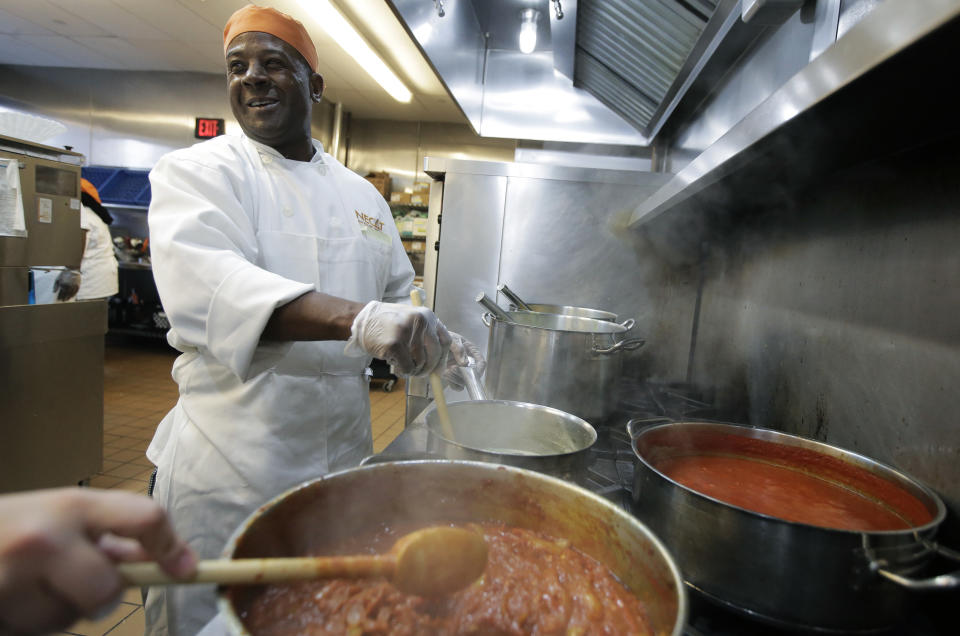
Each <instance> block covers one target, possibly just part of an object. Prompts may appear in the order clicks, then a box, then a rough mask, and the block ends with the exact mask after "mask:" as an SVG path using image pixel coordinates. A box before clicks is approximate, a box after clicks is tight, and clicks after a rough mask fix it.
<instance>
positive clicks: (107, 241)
mask: <svg viewBox="0 0 960 636" xmlns="http://www.w3.org/2000/svg"><path fill="white" fill-rule="evenodd" d="M80 203H81V206H80V229H81V230H82V231H83V255H82V257H81V260H80V271H79V273H78V272H77V270H71V269H66V270H64V271H63V272H62V273H61V274H60V275H59V276H58V277H57V280H56V281H55V282H54V292H55V293H56V294H57V300H60V301H66V300H70V299H71V298H73V297H74V296H76V298H77V300H95V299H98V298H109V297H110V296H113V295H114V294H116V293H117V290H118V289H119V287H118V283H117V257H116V255H115V254H114V251H113V237H111V236H110V227H109V226H110V224H111V223H113V217H112V216H110V212H109V211H107V208H105V207H104V206H103V202H101V200H100V193H99V192H98V191H97V188H96V187H94V185H93V184H92V183H90V182H89V181H88V180H86V179H80Z"/></svg>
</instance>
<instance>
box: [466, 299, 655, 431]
mask: <svg viewBox="0 0 960 636" xmlns="http://www.w3.org/2000/svg"><path fill="white" fill-rule="evenodd" d="M507 315H508V316H509V320H502V319H500V318H497V317H496V316H494V315H493V314H484V315H483V323H484V324H485V325H486V326H487V327H489V329H490V335H489V337H488V340H487V372H486V380H485V384H486V387H487V392H488V393H489V394H490V395H491V396H493V397H494V398H496V399H500V400H518V401H521V402H532V403H534V404H543V405H544V406H551V407H553V408H555V409H559V410H561V411H566V412H567V413H573V414H574V415H577V416H579V417H581V418H583V419H585V420H587V421H588V422H596V421H598V420H601V419H603V418H604V417H606V416H607V415H609V414H610V413H612V412H613V410H614V408H615V407H616V405H617V400H618V398H619V395H618V392H619V386H620V375H621V371H622V367H623V352H624V351H631V350H633V349H636V348H638V347H640V346H642V345H643V343H644V341H643V340H642V339H640V338H631V339H627V338H625V334H626V333H627V331H629V329H630V327H632V326H633V322H632V321H629V323H628V324H626V323H625V324H617V323H613V322H607V321H603V320H592V319H589V318H577V317H574V316H563V315H557V314H541V313H535V312H524V311H511V312H507Z"/></svg>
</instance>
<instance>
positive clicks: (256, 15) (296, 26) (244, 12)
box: [223, 4, 317, 72]
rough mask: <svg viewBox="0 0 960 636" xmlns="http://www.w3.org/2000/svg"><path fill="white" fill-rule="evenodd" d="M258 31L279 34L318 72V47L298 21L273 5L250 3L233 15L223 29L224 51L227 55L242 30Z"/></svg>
mask: <svg viewBox="0 0 960 636" xmlns="http://www.w3.org/2000/svg"><path fill="white" fill-rule="evenodd" d="M249 31H259V32H261V33H269V34H270V35H272V36H274V37H278V38H280V39H281V40H283V41H284V42H286V43H287V44H289V45H290V46H292V47H293V48H295V49H297V51H298V52H299V53H300V55H302V56H303V59H305V60H306V61H307V64H309V65H310V68H311V69H313V71H314V72H316V71H317V47H315V46H314V45H313V40H311V39H310V36H309V35H307V30H306V29H305V28H303V25H302V24H300V22H298V21H297V20H294V19H293V18H291V17H290V16H288V15H287V14H286V13H280V12H279V11H277V10H276V9H272V8H270V7H258V6H256V5H252V4H248V5H247V6H245V7H243V8H242V9H237V11H236V12H235V13H234V14H233V15H232V16H230V19H229V20H227V26H225V27H224V28H223V53H224V55H226V53H227V46H228V45H229V44H230V42H231V41H232V40H233V38H235V37H237V36H238V35H240V34H241V33H247V32H249Z"/></svg>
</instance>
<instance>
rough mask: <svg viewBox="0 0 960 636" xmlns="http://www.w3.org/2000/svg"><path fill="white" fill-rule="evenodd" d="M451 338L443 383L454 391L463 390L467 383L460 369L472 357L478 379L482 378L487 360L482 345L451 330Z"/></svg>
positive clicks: (468, 362)
mask: <svg viewBox="0 0 960 636" xmlns="http://www.w3.org/2000/svg"><path fill="white" fill-rule="evenodd" d="M450 339H451V343H450V355H448V356H447V364H446V369H445V370H444V372H443V383H444V384H445V385H447V386H449V387H450V388H451V389H453V390H454V391H462V390H463V387H464V385H465V384H466V383H465V382H464V379H463V374H462V373H461V372H460V369H461V368H462V367H465V366H467V365H468V364H470V362H471V359H472V363H473V371H474V373H476V374H477V379H480V378H482V377H483V371H484V370H485V369H486V368H487V361H486V359H485V358H484V357H483V354H482V353H480V347H478V346H477V345H475V344H473V343H472V342H470V341H469V340H467V339H466V338H464V337H463V336H461V335H460V334H458V333H456V332H453V331H451V332H450Z"/></svg>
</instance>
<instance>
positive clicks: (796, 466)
mask: <svg viewBox="0 0 960 636" xmlns="http://www.w3.org/2000/svg"><path fill="white" fill-rule="evenodd" d="M632 424H633V423H632V422H631V423H630V424H628V426H627V432H628V433H629V434H630V436H631V439H632V440H633V450H634V455H635V470H634V484H633V508H634V512H635V514H636V515H637V516H638V517H639V518H640V519H641V520H642V521H644V522H645V523H646V524H648V525H649V526H650V528H651V529H652V530H653V531H654V532H655V533H656V534H657V536H659V537H660V538H661V539H663V541H664V543H665V544H666V545H667V547H668V548H669V549H670V550H671V551H672V552H673V554H674V555H675V557H676V559H677V563H678V564H679V565H680V569H681V571H682V572H683V576H684V580H685V581H686V583H687V584H688V585H689V586H690V587H692V588H693V589H695V590H697V591H698V592H699V593H702V594H704V595H705V596H707V597H710V598H712V599H713V600H714V601H717V602H719V603H721V604H723V605H725V606H727V607H730V608H732V609H735V610H738V611H740V612H742V613H745V614H747V615H750V616H753V617H755V618H759V619H762V620H766V621H767V622H770V623H774V624H778V625H785V626H789V627H791V628H797V627H799V628H803V629H809V630H815V631H822V632H842V633H847V632H875V631H882V630H885V629H889V627H890V626H891V625H892V624H894V623H895V622H896V621H897V619H898V618H899V617H901V616H903V615H904V613H905V611H906V610H905V607H906V605H907V603H908V602H909V601H910V600H911V599H910V598H909V590H910V589H911V588H913V589H949V588H956V587H957V585H958V584H960V573H954V574H946V575H941V576H938V577H933V578H930V579H914V578H911V577H912V576H915V575H916V574H917V573H918V572H919V571H921V568H922V566H924V565H925V564H926V563H928V562H930V561H931V560H932V558H933V557H934V556H935V555H936V554H937V553H938V552H939V553H940V554H942V555H944V556H947V557H948V558H950V557H951V555H953V558H956V556H957V553H956V552H953V551H951V550H947V549H945V548H942V547H940V546H937V545H936V544H934V543H933V537H934V534H935V533H936V531H937V528H938V527H939V526H940V524H941V523H942V522H943V520H944V517H945V515H946V508H945V507H944V504H943V502H942V501H941V500H940V498H939V497H937V495H936V494H935V493H934V492H933V491H931V490H930V489H928V488H926V487H925V486H923V485H922V484H920V483H918V482H916V481H914V480H913V479H911V478H909V477H907V476H906V475H904V474H902V473H900V472H898V471H896V470H895V469H893V468H890V467H888V466H884V465H883V464H880V463H878V462H875V461H873V460H871V459H869V458H867V457H863V456H861V455H857V454H855V453H852V452H850V451H846V450H843V449H840V448H837V447H835V446H830V445H828V444H823V443H821V442H817V441H814V440H809V439H806V438H802V437H798V436H795V435H789V434H787V433H781V432H778V431H773V430H768V429H760V428H750V427H746V426H735V425H731V424H721V423H715V422H673V423H670V424H662V425H658V426H653V427H649V428H642V429H639V430H635V429H634V427H633V426H632ZM706 455H714V456H723V457H743V458H752V459H754V460H758V461H761V462H764V463H770V464H774V465H784V464H783V462H788V463H787V464H785V465H787V466H792V467H793V468H792V469H793V470H798V471H802V472H805V473H807V474H809V475H812V476H814V477H817V478H819V479H824V480H826V481H831V482H833V483H835V484H839V485H841V486H842V487H844V488H846V489H848V490H852V491H854V492H857V493H860V494H862V495H863V496H864V497H867V498H869V499H870V500H872V501H875V502H877V503H878V504H879V505H882V506H884V507H885V508H888V509H890V510H893V511H897V510H899V509H900V508H898V503H896V502H899V503H900V504H901V505H902V501H903V497H908V498H912V499H914V500H915V502H914V507H915V508H916V510H920V511H922V512H923V514H922V515H920V516H918V519H920V520H918V521H915V522H911V521H909V519H911V517H909V516H904V517H903V518H904V519H905V520H908V523H910V524H911V525H912V527H908V528H906V529H903V530H887V531H862V530H844V529H835V528H827V527H820V526H813V525H808V524H805V523H798V522H792V521H787V520H784V519H780V518H777V517H774V516H769V515H765V514H761V513H758V512H753V511H751V510H747V509H744V508H740V507H738V506H735V505H732V504H728V503H726V502H724V501H721V500H719V499H715V498H713V497H709V496H707V495H704V494H701V493H699V492H697V491H696V490H692V489H690V488H688V487H686V486H684V485H681V484H680V483H678V482H676V481H674V480H672V479H670V478H669V477H667V476H666V475H665V474H664V473H663V472H661V471H660V470H659V469H658V466H661V465H663V464H662V462H664V461H668V460H670V459H671V458H677V457H697V456H706ZM749 487H750V485H749V484H745V485H744V488H749ZM927 520H929V521H927Z"/></svg>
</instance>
